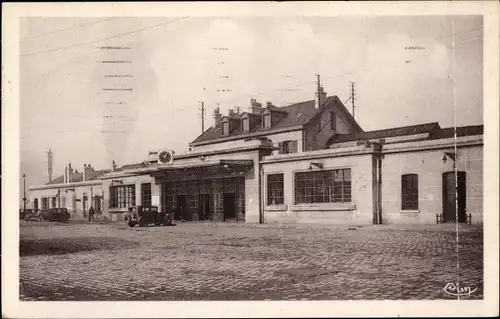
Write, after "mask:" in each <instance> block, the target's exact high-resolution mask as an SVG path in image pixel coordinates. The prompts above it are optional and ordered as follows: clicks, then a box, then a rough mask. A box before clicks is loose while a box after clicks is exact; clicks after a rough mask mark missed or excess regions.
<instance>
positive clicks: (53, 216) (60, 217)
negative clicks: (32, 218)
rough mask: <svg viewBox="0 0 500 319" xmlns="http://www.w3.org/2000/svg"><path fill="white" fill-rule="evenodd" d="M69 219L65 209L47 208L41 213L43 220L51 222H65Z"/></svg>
mask: <svg viewBox="0 0 500 319" xmlns="http://www.w3.org/2000/svg"><path fill="white" fill-rule="evenodd" d="M70 218H71V214H70V213H69V212H68V209H67V208H49V209H48V210H46V211H44V212H43V219H44V220H48V221H51V222H65V221H68V220H69V219H70Z"/></svg>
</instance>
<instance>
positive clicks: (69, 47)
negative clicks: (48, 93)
mask: <svg viewBox="0 0 500 319" xmlns="http://www.w3.org/2000/svg"><path fill="white" fill-rule="evenodd" d="M187 18H189V17H182V18H179V19H175V20H171V21H167V22H163V23H159V24H155V25H153V26H150V27H146V28H142V29H138V30H134V31H130V32H125V33H120V34H117V35H113V36H110V37H107V38H102V39H97V40H92V41H88V42H83V43H78V44H74V45H69V46H66V47H61V48H56V49H51V50H45V51H38V52H31V53H25V54H21V55H20V56H33V55H38V54H43V53H49V52H55V51H61V50H66V49H71V48H76V47H79V46H83V45H87V44H92V43H96V42H102V41H106V40H110V39H115V38H118V37H122V36H125V35H130V34H135V33H138V32H142V31H145V30H149V29H153V28H157V27H160V26H164V25H167V24H170V23H174V22H177V21H180V20H184V19H187Z"/></svg>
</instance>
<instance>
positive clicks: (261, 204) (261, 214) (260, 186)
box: [259, 156, 264, 224]
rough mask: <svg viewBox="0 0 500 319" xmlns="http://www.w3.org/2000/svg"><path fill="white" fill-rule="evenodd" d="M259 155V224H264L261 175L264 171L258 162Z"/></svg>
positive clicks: (262, 175)
mask: <svg viewBox="0 0 500 319" xmlns="http://www.w3.org/2000/svg"><path fill="white" fill-rule="evenodd" d="M260 161H261V156H259V197H260V199H259V224H264V193H263V187H262V183H263V177H264V171H263V170H262V164H261V163H260Z"/></svg>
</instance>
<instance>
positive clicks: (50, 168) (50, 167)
mask: <svg viewBox="0 0 500 319" xmlns="http://www.w3.org/2000/svg"><path fill="white" fill-rule="evenodd" d="M47 156H48V171H49V183H50V182H52V150H51V149H50V148H49V153H48V154H47Z"/></svg>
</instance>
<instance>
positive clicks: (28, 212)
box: [19, 208, 43, 221]
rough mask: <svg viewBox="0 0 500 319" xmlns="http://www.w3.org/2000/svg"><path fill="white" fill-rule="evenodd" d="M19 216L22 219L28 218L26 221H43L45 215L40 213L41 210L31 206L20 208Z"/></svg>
mask: <svg viewBox="0 0 500 319" xmlns="http://www.w3.org/2000/svg"><path fill="white" fill-rule="evenodd" d="M19 217H20V218H21V219H24V220H26V221H42V220H43V216H42V214H41V213H40V211H39V210H34V209H31V208H28V209H20V210H19Z"/></svg>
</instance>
